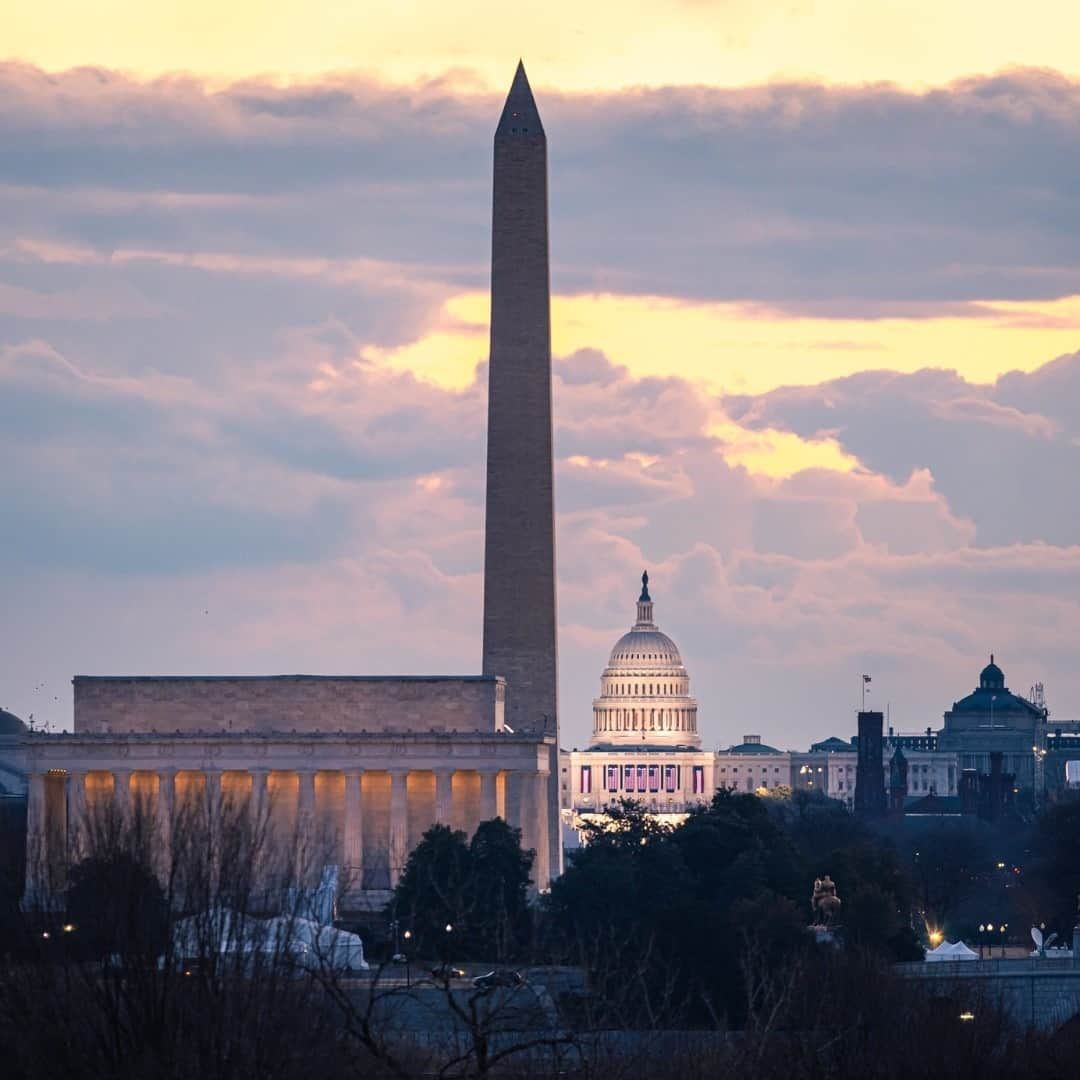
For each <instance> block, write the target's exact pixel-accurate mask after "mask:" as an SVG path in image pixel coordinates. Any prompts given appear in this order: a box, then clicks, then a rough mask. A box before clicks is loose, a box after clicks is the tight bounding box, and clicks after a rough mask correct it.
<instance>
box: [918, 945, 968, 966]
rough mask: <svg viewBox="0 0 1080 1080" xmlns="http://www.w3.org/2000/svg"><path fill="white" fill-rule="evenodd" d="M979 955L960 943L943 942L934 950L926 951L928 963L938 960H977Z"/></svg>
mask: <svg viewBox="0 0 1080 1080" xmlns="http://www.w3.org/2000/svg"><path fill="white" fill-rule="evenodd" d="M978 959H979V954H978V953H977V952H974V951H973V950H972V949H969V948H968V947H967V946H966V945H965V944H964V943H963V942H962V941H943V942H942V943H941V944H940V945H939V946H938V947H937V948H936V949H928V950H927V952H926V960H927V962H928V963H932V962H934V961H940V960H949V961H955V960H978Z"/></svg>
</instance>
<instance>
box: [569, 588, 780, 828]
mask: <svg viewBox="0 0 1080 1080" xmlns="http://www.w3.org/2000/svg"><path fill="white" fill-rule="evenodd" d="M560 777H561V792H560V794H561V798H562V808H563V809H562V820H563V826H564V838H565V839H566V840H567V841H568V842H569V843H571V844H572V843H573V832H574V831H575V827H576V826H577V825H580V823H581V822H580V819H581V817H582V816H585V817H588V816H590V815H595V814H601V813H603V811H604V808H605V807H606V806H607V805H608V804H609V803H612V802H615V801H618V800H619V799H622V798H627V799H634V800H636V801H638V802H642V803H644V804H645V806H646V807H647V809H648V810H649V811H650V812H652V813H653V814H656V815H657V816H658V817H659V818H660V819H661V820H665V821H670V822H678V821H681V820H683V818H684V817H685V816H686V812H687V810H688V809H689V808H690V807H691V806H693V805H695V804H699V803H704V802H708V801H709V799H711V798H712V794H713V792H714V791H715V789H716V786H717V785H716V754H715V753H713V752H707V751H704V750H702V749H701V737H700V735H699V734H698V708H697V701H695V700H694V698H693V697H691V696H690V676H689V674H688V673H687V671H686V666H685V665H684V664H683V660H682V656H681V655H680V653H679V648H678V646H677V645H676V644H675V642H674V641H672V640H671V638H670V637H668V635H667V634H665V633H664V632H663V631H662V630H660V628H659V627H658V626H657V625H656V623H655V621H654V619H653V599H652V597H651V595H650V594H649V575H648V572H647V571H646V572H645V573H643V574H642V576H641V594H640V596H638V600H637V619H636V620H635V622H634V625H633V626H632V627H631V628H630V630H629V631H628V632H627V633H625V634H623V636H622V637H620V638H619V640H618V641H616V642H615V646H614V648H613V649H612V650H611V656H610V657H609V658H608V663H607V667H605V668H604V672H603V674H602V675H601V677H600V696H599V697H598V698H596V699H595V700H594V701H593V728H592V738H591V739H590V741H589V746H588V749H586V750H571V751H563V752H562V754H561V764H560ZM786 780H787V778H786V776H785V782H786Z"/></svg>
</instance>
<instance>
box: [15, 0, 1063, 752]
mask: <svg viewBox="0 0 1080 1080" xmlns="http://www.w3.org/2000/svg"><path fill="white" fill-rule="evenodd" d="M660 10H661V9H659V8H657V7H656V5H655V4H645V3H644V2H638V0H624V2H623V3H620V4H618V5H615V4H613V3H606V2H604V3H596V4H590V5H582V4H575V5H569V4H565V3H561V2H552V3H549V4H547V5H544V6H543V10H542V11H541V10H539V9H538V10H536V11H532V10H526V9H522V10H520V11H517V10H515V11H512V12H510V13H509V14H508V11H507V8H506V5H505V4H494V3H487V2H475V3H469V4H467V5H465V8H462V6H461V5H458V6H448V5H445V4H440V3H430V2H421V0H414V2H400V3H385V4H378V5H376V4H356V3H351V4H344V3H337V2H335V3H328V2H323V3H319V2H307V3H304V4H301V3H299V2H292V0H284V2H279V3H276V4H274V5H266V4H255V3H250V2H248V0H240V2H236V0H234V2H232V3H230V4H228V5H221V4H210V3H207V2H203V0H193V2H189V3H187V4H184V5H178V4H169V3H162V4H154V5H146V4H134V3H132V2H130V0H103V2H101V3H98V4H95V5H93V6H92V7H87V6H86V5H84V4H75V3H62V2H50V0H44V2H40V3H37V4H35V5H30V6H27V5H22V4H18V5H16V4H13V3H11V2H10V0H0V31H2V32H0V462H2V463H3V468H2V469H0V507H2V508H3V511H2V515H0V523H2V524H0V598H2V600H3V610H4V618H3V621H2V629H0V707H4V708H7V709H11V710H12V711H14V712H16V713H17V714H19V715H21V716H23V717H24V718H28V717H30V716H31V714H32V715H33V717H34V721H35V724H42V725H44V724H48V725H50V727H51V728H52V729H53V730H59V729H63V728H67V727H70V724H71V686H70V680H71V677H72V675H75V674H195V673H207V674H226V673H243V674H258V673H291V672H313V673H345V674H364V673H371V674H393V673H403V674H405V673H442V672H461V673H472V672H475V671H477V670H478V668H479V665H480V624H481V585H482V580H481V575H482V528H483V485H484V474H483V467H484V418H485V407H486V406H485V385H486V370H485V362H486V349H487V318H488V298H487V288H488V255H489V245H490V198H491V137H492V134H493V131H494V127H495V123H496V120H497V117H498V114H499V109H500V106H501V101H502V97H503V96H504V94H505V92H506V90H507V88H508V86H509V82H510V78H511V76H512V74H513V70H514V66H515V64H516V62H517V59H518V56H519V55H520V56H523V57H524V60H525V64H526V67H527V69H528V72H529V75H530V79H531V81H532V84H533V87H534V90H535V92H536V97H537V101H538V105H539V108H540V111H541V114H542V116H543V120H544V126H545V129H546V131H547V135H548V143H549V169H550V198H551V247H552V288H553V300H552V317H553V349H554V353H555V357H554V397H555V410H556V412H555V426H556V440H555V445H556V457H557V461H556V500H557V508H558V523H557V528H558V559H559V565H558V572H559V625H560V647H561V673H560V677H561V705H560V707H561V725H562V731H563V742H564V744H565V745H566V746H581V745H584V743H585V742H586V741H587V738H588V732H589V728H590V723H591V701H592V698H593V697H594V696H595V694H596V693H598V689H599V677H600V672H601V670H602V668H603V667H604V664H605V662H606V658H607V655H608V652H609V650H610V648H611V646H612V644H613V643H614V641H615V640H616V638H617V637H618V636H619V635H620V634H621V633H622V632H623V631H625V629H627V628H628V626H629V625H630V624H631V623H632V621H633V616H634V600H635V598H636V595H637V590H638V588H639V584H638V582H639V578H640V574H641V571H642V569H644V568H646V567H647V568H648V569H649V572H650V579H651V591H652V594H653V597H654V599H655V601H656V617H657V621H658V622H659V624H660V626H661V627H662V628H663V629H665V630H666V631H667V632H669V633H670V634H671V636H672V637H673V638H674V639H675V641H676V642H677V643H678V645H679V646H680V648H681V650H682V653H683V657H684V659H685V662H686V664H687V667H688V669H689V673H690V677H691V684H692V689H693V692H694V694H695V696H696V697H697V698H698V700H699V718H700V727H701V732H702V736H703V742H704V744H705V745H706V746H727V745H729V744H731V743H733V742H738V741H741V739H742V737H743V735H744V734H751V733H753V734H760V735H761V736H762V738H763V739H764V740H765V741H766V742H770V743H772V744H774V745H777V746H783V747H791V748H804V747H805V746H807V745H808V744H809V742H810V741H812V740H815V739H818V738H822V737H824V736H826V735H829V734H839V735H844V736H847V735H850V734H851V733H852V731H853V729H854V711H855V709H856V708H857V707H858V704H859V695H860V687H861V675H862V674H863V673H868V674H871V676H872V678H873V682H872V683H871V699H870V700H871V703H872V704H877V705H879V706H881V707H882V708H886V707H887V708H888V710H889V715H890V721H891V723H892V724H893V726H895V727H896V728H898V729H900V730H905V731H916V730H922V729H924V728H926V727H928V726H934V727H938V726H940V723H941V714H942V712H943V711H944V710H945V709H947V708H948V707H949V706H950V705H951V703H952V702H953V701H954V700H956V699H957V698H959V697H962V696H963V695H964V694H966V693H968V692H969V691H970V690H971V689H972V688H973V687H974V686H975V684H976V682H977V678H978V672H979V669H980V668H981V667H982V665H983V664H984V663H986V661H987V659H988V655H989V653H990V652H991V651H992V652H994V654H995V657H996V659H997V661H998V663H999V664H1000V665H1001V666H1002V668H1003V669H1004V671H1005V674H1006V677H1007V680H1008V682H1009V684H1010V686H1011V687H1012V688H1013V689H1014V690H1016V691H1018V692H1020V693H1022V694H1025V695H1026V694H1027V693H1028V691H1029V688H1030V687H1031V686H1032V685H1033V684H1035V683H1036V682H1043V683H1045V686H1046V696H1047V701H1048V704H1049V706H1050V709H1051V713H1052V715H1054V716H1058V717H1060V718H1062V719H1077V718H1080V667H1078V665H1077V663H1076V656H1077V643H1078V641H1080V606H1078V603H1077V599H1078V595H1080V497H1078V496H1080V481H1078V479H1077V477H1078V476H1080V254H1078V252H1080V70H1078V65H1077V63H1076V61H1075V59H1074V58H1073V56H1072V55H1070V52H1074V51H1075V50H1071V49H1070V44H1071V42H1074V41H1075V40H1076V39H1077V37H1078V36H1080V7H1078V6H1077V5H1075V4H1073V3H1071V2H1050V0H1029V3H1027V4H1026V5H1024V9H1023V16H1022V17H1021V15H1020V14H1019V13H1018V11H1017V8H1016V6H1015V5H1014V4H1007V3H1004V2H1001V3H995V2H989V0H983V2H982V3H979V4H976V3H968V2H967V0H953V2H942V0H938V2H936V3H930V2H925V0H906V2H904V3H899V2H897V3H891V2H887V0H880V2H870V3H868V2H866V0H862V2H855V0H827V2H826V0H822V2H817V3H812V2H799V0H792V2H788V3H774V4H771V5H762V4H761V3H749V2H743V0H727V2H721V0H717V2H709V0H682V2H676V3H673V4H670V5H665V6H664V8H663V15H662V17H661V16H660V15H659V14H658V12H660Z"/></svg>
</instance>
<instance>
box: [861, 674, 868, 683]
mask: <svg viewBox="0 0 1080 1080" xmlns="http://www.w3.org/2000/svg"><path fill="white" fill-rule="evenodd" d="M862 681H863V682H864V683H868V682H869V681H870V676H869V675H864V676H863V677H862Z"/></svg>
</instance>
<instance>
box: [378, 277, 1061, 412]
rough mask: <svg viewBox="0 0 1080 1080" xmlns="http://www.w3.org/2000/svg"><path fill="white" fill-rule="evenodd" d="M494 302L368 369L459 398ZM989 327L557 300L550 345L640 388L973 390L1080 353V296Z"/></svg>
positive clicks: (1013, 310)
mask: <svg viewBox="0 0 1080 1080" xmlns="http://www.w3.org/2000/svg"><path fill="white" fill-rule="evenodd" d="M488 310H489V299H488V295H487V293H482V292H475V293H467V294H462V295H459V296H457V297H455V298H453V299H452V300H451V301H449V302H448V303H447V304H446V306H445V308H444V312H443V320H442V323H443V325H442V327H441V328H438V329H436V330H435V331H434V332H432V333H431V334H429V335H427V336H425V337H422V338H419V339H418V340H416V341H414V342H411V343H409V344H407V345H405V346H402V347H400V348H396V349H374V348H371V349H367V350H365V353H364V359H365V360H367V361H369V362H373V363H378V364H384V365H386V366H388V367H390V368H393V369H395V370H408V371H411V372H413V373H414V374H416V375H417V376H419V377H421V378H423V379H426V380H428V381H430V382H434V383H436V384H438V385H440V386H443V387H447V388H453V389H461V388H463V387H465V386H468V385H469V384H470V383H471V382H472V379H473V373H474V370H475V368H476V365H477V363H479V362H481V361H483V360H484V359H486V356H487V348H488V338H487V335H488ZM978 311H980V312H981V317H978V318H974V317H973V318H960V317H956V316H950V317H942V318H926V319H911V318H907V319H841V318H828V319H825V318H809V317H798V318H788V317H785V316H783V315H782V314H779V313H777V312H775V311H771V310H768V309H762V308H760V307H753V306H750V305H745V304H729V303H695V302H689V301H682V300H672V299H667V298H660V297H635V296H616V295H609V294H601V295H578V296H556V297H554V298H553V301H552V347H553V350H554V352H555V354H556V355H558V356H567V355H569V354H570V353H573V352H575V351H576V350H578V349H583V348H593V349H600V350H601V351H603V352H604V353H606V354H607V356H608V357H609V358H610V359H611V360H612V361H613V362H615V363H617V364H622V365H624V366H625V367H626V368H628V369H629V371H630V373H631V375H633V376H635V377H636V378H642V377H645V376H670V375H678V376H680V377H682V378H686V379H690V380H693V381H696V382H700V383H701V384H703V385H704V386H705V387H706V388H707V389H709V390H710V391H712V392H714V393H729V394H741V393H745V394H761V393H765V392H767V391H769V390H774V389H776V388H777V387H779V386H800V385H812V384H815V383H819V382H823V381H825V380H827V379H835V378H840V377H842V376H845V375H852V374H855V373H856V372H859V371H866V370H873V369H883V370H889V371H897V372H912V371H918V370H919V369H921V368H946V369H953V370H955V371H957V372H959V374H960V375H962V376H963V377H964V378H965V379H967V380H968V381H969V382H981V383H987V382H992V381H993V380H994V379H996V378H997V377H998V376H999V375H1001V374H1003V373H1004V372H1006V371H1014V370H1019V371H1033V370H1034V369H1035V368H1037V367H1040V366H1041V365H1043V364H1045V363H1046V362H1047V361H1049V360H1052V359H1053V358H1054V357H1055V356H1060V355H1061V354H1063V353H1067V352H1073V351H1075V350H1076V349H1077V348H1078V347H1080V296H1072V297H1066V298H1064V299H1061V300H1054V301H1041V302H1023V303H1020V302H1013V301H1009V302H1004V301H997V302H994V301H989V302H985V303H982V304H980V305H978Z"/></svg>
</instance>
